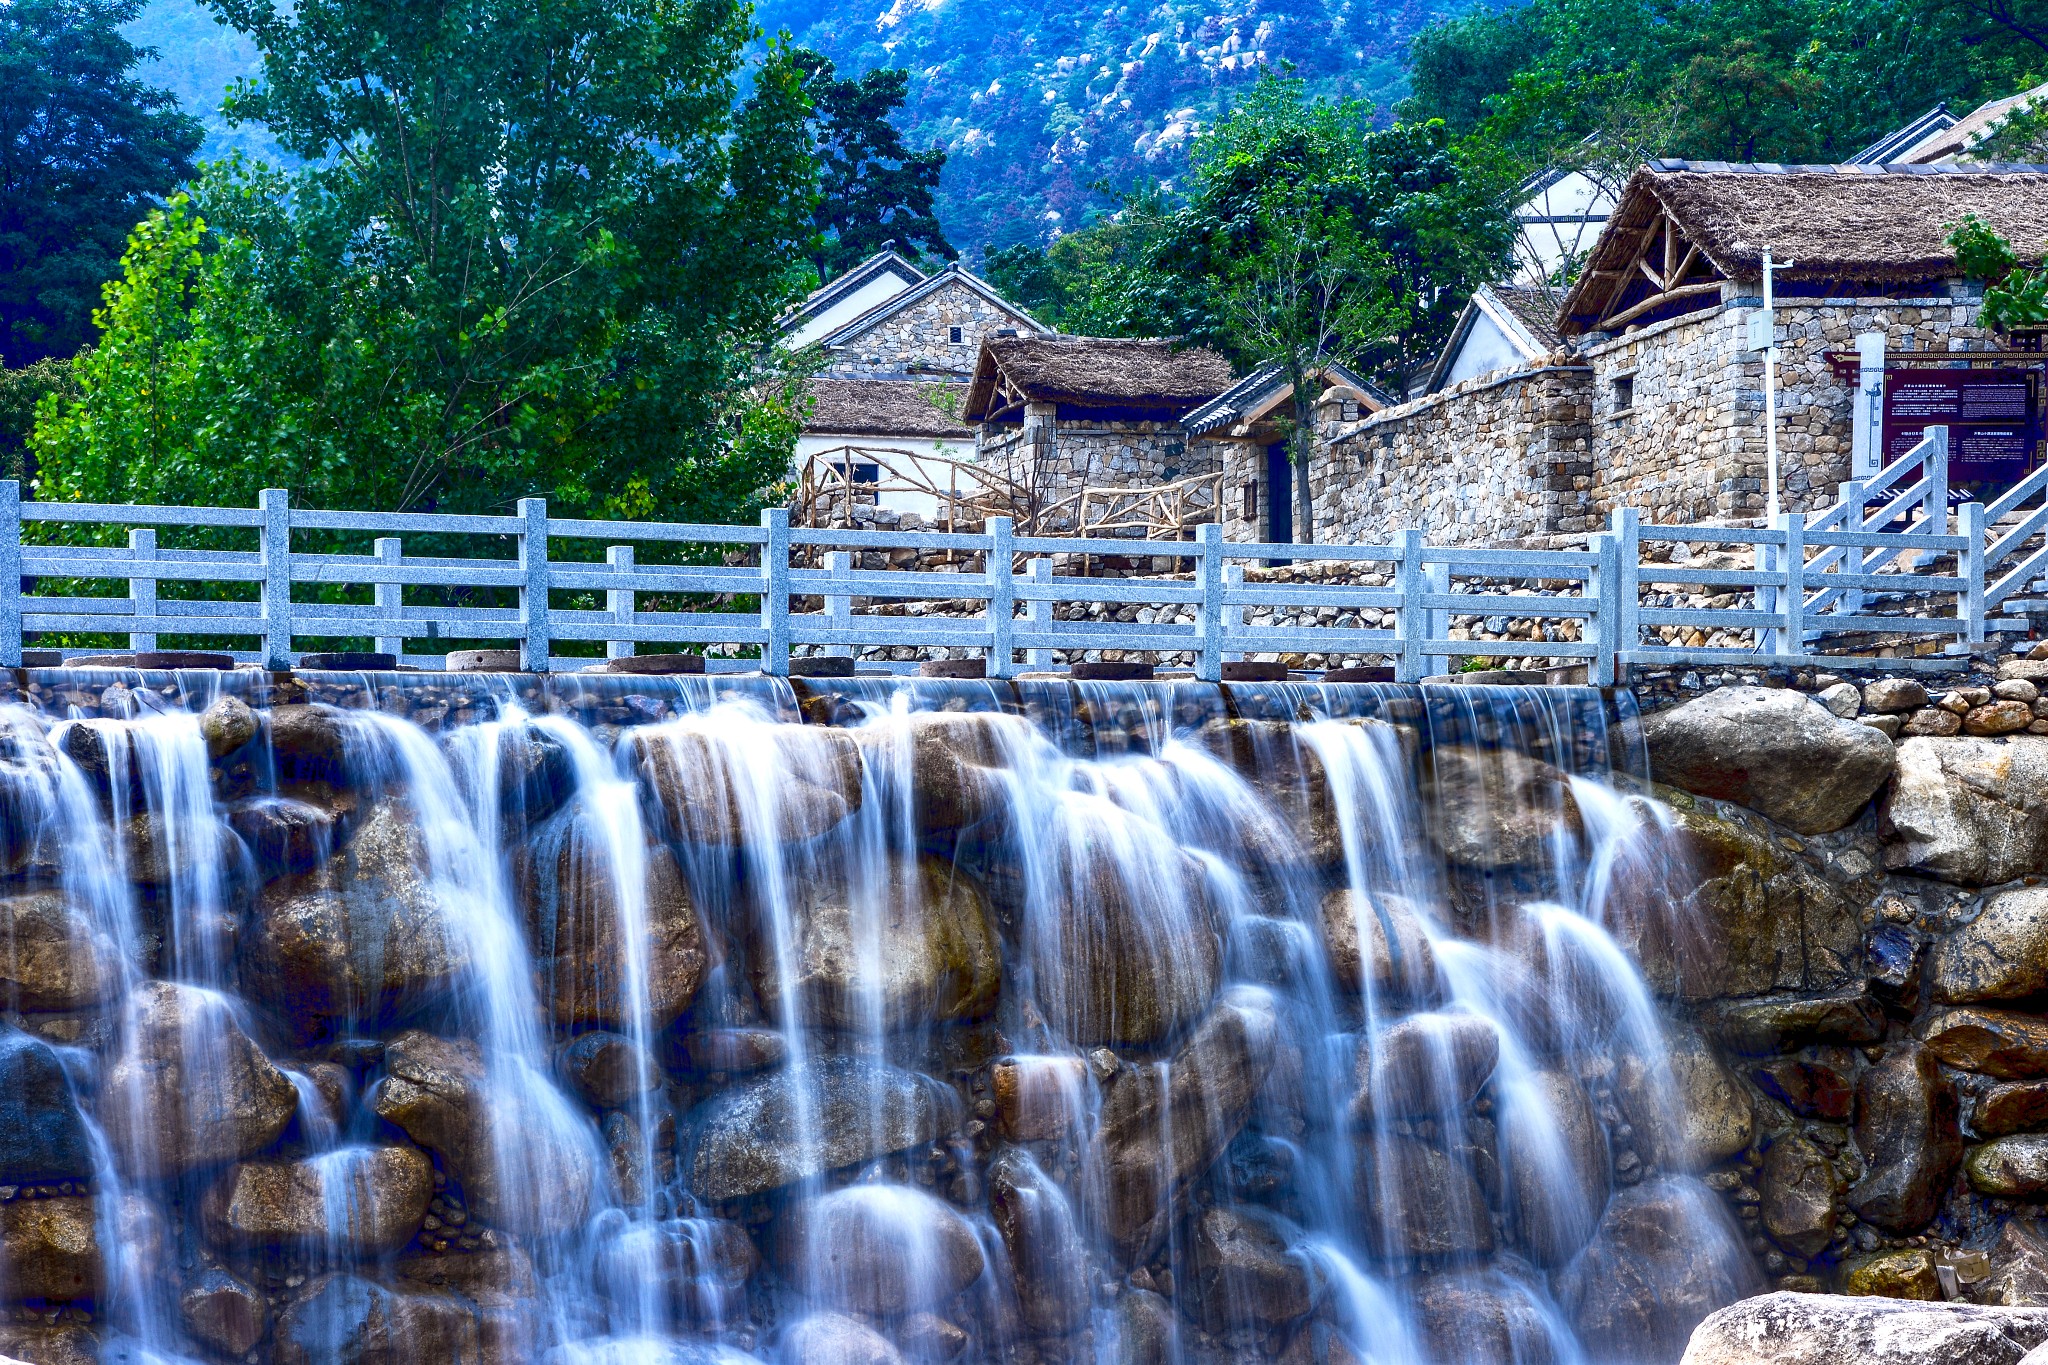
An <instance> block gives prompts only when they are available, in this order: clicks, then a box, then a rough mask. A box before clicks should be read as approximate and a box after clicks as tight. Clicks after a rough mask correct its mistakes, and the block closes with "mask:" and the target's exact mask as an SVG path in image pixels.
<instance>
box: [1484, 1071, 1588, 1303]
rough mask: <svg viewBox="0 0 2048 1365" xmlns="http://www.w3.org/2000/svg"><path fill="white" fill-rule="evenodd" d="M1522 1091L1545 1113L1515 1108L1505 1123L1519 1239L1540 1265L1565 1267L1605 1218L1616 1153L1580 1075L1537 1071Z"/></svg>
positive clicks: (1506, 1154)
mask: <svg viewBox="0 0 2048 1365" xmlns="http://www.w3.org/2000/svg"><path fill="white" fill-rule="evenodd" d="M1522 1094H1523V1095H1525V1096H1526V1098H1525V1099H1523V1101H1522V1103H1523V1104H1524V1105H1525V1106H1527V1109H1533V1110H1538V1111H1540V1112H1527V1110H1524V1111H1523V1112H1520V1113H1511V1114H1508V1115H1506V1116H1504V1117H1503V1120H1502V1125H1501V1128H1502V1131H1501V1147H1502V1157H1503V1161H1504V1164H1505V1166H1506V1171H1507V1190H1508V1196H1509V1199H1508V1206H1509V1210H1510V1214H1511V1217H1512V1221H1513V1227H1514V1229H1515V1239H1516V1241H1517V1242H1518V1243H1519V1245H1520V1246H1521V1247H1522V1248H1523V1249H1524V1250H1525V1251H1526V1252H1527V1253H1528V1255H1529V1257H1530V1259H1531V1260H1533V1261H1535V1262H1536V1263H1537V1264H1538V1265H1541V1266H1556V1265H1562V1264H1563V1263H1564V1262H1566V1261H1568V1260H1570V1259H1571V1257H1572V1256H1573V1255H1574V1254H1576V1253H1577V1252H1578V1250H1579V1248H1580V1247H1582V1246H1584V1245H1585V1244H1586V1239H1587V1238H1589V1237H1591V1236H1592V1235H1593V1229H1594V1227H1595V1226H1596V1225H1597V1224H1598V1223H1599V1221H1600V1211H1601V1210H1602V1209H1603V1208H1605V1207H1606V1205H1607V1183H1608V1179H1607V1178H1608V1172H1609V1170H1610V1169H1612V1164H1611V1163H1612V1160H1613V1156H1612V1153H1611V1152H1610V1151H1609V1150H1608V1146H1607V1133H1606V1131H1605V1130H1604V1129H1603V1128H1602V1127H1601V1126H1600V1119H1599V1116H1598V1115H1597V1114H1595V1112H1594V1110H1593V1101H1592V1099H1591V1097H1589V1096H1588V1095H1587V1094H1586V1090H1585V1087H1584V1086H1582V1085H1580V1084H1579V1082H1578V1081H1577V1080H1576V1079H1575V1078H1573V1077H1571V1076H1568V1075H1566V1074H1565V1073H1564V1072H1562V1071H1556V1070H1546V1071H1539V1072H1537V1073H1536V1074H1535V1075H1533V1076H1531V1077H1530V1078H1529V1080H1528V1083H1527V1088H1526V1090H1524V1091H1523V1092H1522ZM1496 1112H1497V1113H1498V1112H1501V1111H1500V1110H1498V1109H1496Z"/></svg>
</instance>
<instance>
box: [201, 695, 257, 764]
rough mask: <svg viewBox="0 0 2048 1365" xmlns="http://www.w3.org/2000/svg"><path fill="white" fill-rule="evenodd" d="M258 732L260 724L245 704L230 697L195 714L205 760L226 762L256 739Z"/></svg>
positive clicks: (220, 699) (215, 702) (225, 697)
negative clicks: (204, 745) (203, 746)
mask: <svg viewBox="0 0 2048 1365" xmlns="http://www.w3.org/2000/svg"><path fill="white" fill-rule="evenodd" d="M261 728H262V723H261V722H260V721H259V720H257V718H256V713H255V712H254V711H252V710H250V709H249V703H247V702H245V701H243V700H242V699H241V698H240V697H237V696H233V695H225V696H220V697H216V698H215V699H214V702H213V704H212V705H211V706H209V707H207V708H206V709H205V710H204V711H202V712H200V713H199V735H200V738H202V739H204V740H205V741H206V755H207V757H209V758H216V759H218V758H226V757H227V756H228V755H229V754H231V753H233V752H234V751H235V750H237V749H239V748H241V747H242V746H243V745H244V744H247V743H248V742H249V741H250V740H252V739H254V738H256V732H257V731H258V730H260V729H261Z"/></svg>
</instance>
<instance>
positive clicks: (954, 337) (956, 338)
mask: <svg viewBox="0 0 2048 1365" xmlns="http://www.w3.org/2000/svg"><path fill="white" fill-rule="evenodd" d="M946 333H947V336H946V339H947V340H948V341H950V342H952V343H953V344H954V345H955V346H958V345H959V344H960V342H961V340H962V339H963V338H962V334H961V331H960V329H959V328H958V327H948V328H947V329H946Z"/></svg>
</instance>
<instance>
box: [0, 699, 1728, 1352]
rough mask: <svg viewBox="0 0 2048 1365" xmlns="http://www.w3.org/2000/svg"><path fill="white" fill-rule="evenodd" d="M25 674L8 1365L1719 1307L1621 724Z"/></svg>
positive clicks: (3, 719)
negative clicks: (27, 1253) (16, 1209)
mask: <svg viewBox="0 0 2048 1365" xmlns="http://www.w3.org/2000/svg"><path fill="white" fill-rule="evenodd" d="M38 676H39V677H41V678H43V679H44V680H45V683H46V684H47V685H45V686H43V687H41V688H39V689H38V690H37V692H36V693H35V696H36V698H37V704H34V705H14V706H8V707H6V708H4V709H0V816H4V819H0V913H4V914H5V916H6V932H7V934H8V946H9V949H10V956H9V959H8V961H9V962H10V963H11V964H12V967H11V970H10V972H9V973H8V975H7V980H6V983H4V984H6V985H7V987H8V991H9V994H8V996H7V998H6V1000H5V1001H4V1005H5V1008H6V1011H7V1023H6V1033H5V1035H4V1036H0V1067H10V1068H12V1069H13V1070H12V1072H11V1073H10V1074H13V1075H14V1076H15V1077H16V1080H17V1085H18V1087H19V1088H20V1089H21V1090H22V1094H23V1099H22V1100H21V1101H20V1103H21V1104H22V1105H23V1106H26V1108H25V1109H24V1113H25V1114H26V1115H27V1116H28V1118H29V1119H31V1120H32V1123H31V1124H30V1125H29V1126H28V1127H27V1128H25V1129H24V1130H23V1131H24V1132H25V1133H27V1134H29V1136H27V1137H24V1138H22V1139H21V1140H18V1141H15V1142H13V1145H12V1147H11V1148H9V1149H8V1150H10V1151H17V1149H18V1151H17V1158H18V1159H17V1164H18V1165H20V1166H21V1169H18V1170H17V1169H0V1185H5V1188H6V1190H7V1191H8V1192H9V1193H7V1194H5V1195H0V1253H4V1257H5V1259H0V1299H4V1301H5V1302H6V1303H7V1304H10V1305H15V1306H17V1309H18V1310H19V1311H15V1312H14V1313H13V1317H12V1318H11V1319H9V1320H8V1321H6V1322H0V1354H13V1355H18V1356H21V1357H22V1358H24V1359H28V1360H31V1361H43V1360H51V1361H55V1360H58V1359H65V1360H69V1359H72V1358H77V1357H76V1356H75V1354H74V1355H65V1354H64V1352H66V1351H72V1352H74V1353H76V1352H77V1351H81V1350H86V1349H97V1350H99V1351H100V1352H101V1354H102V1358H107V1359H112V1358H116V1357H117V1356H118V1357H121V1358H129V1359H136V1360H158V1361H166V1362H168V1361H176V1360H185V1359H190V1360H214V1359H222V1358H229V1357H232V1358H236V1359H244V1358H246V1359H250V1360H253V1361H261V1362H277V1365H296V1362H318V1361H330V1360H359V1361H378V1362H382V1361H386V1360H390V1361H398V1360H415V1359H431V1360H449V1361H464V1362H469V1361H476V1362H497V1361H524V1360H533V1361H547V1362H559V1363H560V1365H642V1363H645V1365H655V1363H656V1362H738V1361H760V1362H787V1365H813V1363H814V1362H817V1363H823V1362H842V1361H844V1362H873V1363H874V1365H892V1363H893V1362H906V1363H907V1362H941V1361H954V1360H958V1361H990V1362H996V1361H1001V1362H1019V1363H1020V1365H1022V1363H1023V1362H1033V1361H1042V1362H1077V1363H1079V1362H1087V1363H1088V1365H1197V1363H1198V1362H1200V1363H1201V1365H1208V1363H1209V1362H1220V1361H1226V1360H1227V1361H1253V1360H1281V1361H1288V1362H1303V1363H1304V1365H1305V1363H1306V1362H1311V1361H1315V1362H1323V1361H1355V1362H1368V1363H1369V1365H1506V1363H1508V1362H1513V1365H1597V1363H1598V1362H1603V1361H1615V1362H1620V1361H1627V1362H1629V1365H1648V1363H1649V1362H1654V1361H1658V1360H1662V1359H1664V1358H1665V1355H1664V1353H1667V1352H1668V1336H1669V1333H1670V1332H1671V1331H1678V1332H1680V1333H1681V1334H1682V1331H1683V1330H1686V1329H1689V1327H1690V1325H1691V1322H1692V1321H1694V1320H1697V1318H1698V1316H1700V1315H1701V1314H1702V1313H1704V1312H1705V1311H1706V1310H1707V1309H1709V1308H1711V1307H1713V1306H1716V1305H1717V1304H1718V1303H1719V1302H1722V1301H1725V1300H1728V1299H1732V1298H1734V1297H1737V1296H1739V1295H1740V1294H1741V1293H1743V1292H1745V1291H1747V1290H1748V1289H1750V1288H1751V1287H1752V1283H1753V1276H1754V1271H1753V1269H1752V1268H1751V1265H1750V1262H1749V1251H1748V1249H1747V1248H1746V1247H1745V1246H1744V1245H1743V1243H1742V1239H1741V1238H1740V1237H1739V1236H1738V1235H1737V1234H1736V1232H1735V1230H1734V1228H1733V1226H1732V1224H1731V1223H1730V1220H1728V1219H1727V1218H1726V1216H1725V1215H1724V1214H1723V1213H1722V1212H1721V1204H1720V1201H1719V1200H1718V1199H1716V1198H1714V1197H1713V1196H1712V1195H1710V1194H1709V1193H1708V1192H1707V1191H1706V1189H1705V1187H1704V1186H1702V1185H1700V1184H1699V1182H1698V1180H1697V1179H1696V1176H1695V1173H1694V1171H1693V1170H1692V1169H1691V1167H1690V1165H1689V1161H1688V1157H1687V1154H1686V1150H1685V1143H1684V1140H1683V1138H1682V1137H1681V1136H1680V1130H1681V1127H1682V1123H1681V1120H1682V1115H1681V1114H1680V1113H1679V1112H1678V1107H1679V1099H1678V1094H1679V1089H1678V1085H1677V1082H1676V1080H1675V1079H1674V1074H1673V1067H1672V1063H1671V1061H1670V1058H1669V1049H1670V1046H1671V1043H1670V1041H1669V1040H1670V1037H1671V1036H1672V1030H1673V1022H1672V1016H1671V1013H1670V1009H1669V1002H1668V1001H1667V1000H1666V999H1664V998H1663V997H1661V996H1660V994H1659V993H1658V990H1657V989H1654V988H1653V987H1652V985H1651V984H1649V980H1648V979H1647V978H1646V974H1645V970H1644V967H1643V965H1642V962H1641V960H1640V954H1641V952H1642V945H1643V944H1644V943H1646V942H1654V943H1669V942H1671V941H1672V940H1673V939H1674V938H1676V937H1682V936H1683V935H1684V933H1685V925H1684V924H1683V923H1682V922H1680V919H1679V911H1678V910H1677V908H1676V906H1677V905H1678V903H1679V900H1680V898H1679V897H1675V896H1670V895H1668V894H1663V888H1664V887H1665V886H1667V885H1668V884H1669V882H1670V881H1671V880H1672V879H1674V878H1677V877H1680V876H1683V875H1685V873H1684V872H1683V869H1682V868H1681V867H1680V866H1679V864H1678V862H1677V861H1676V854H1675V852H1674V848H1675V835H1674V831H1673V828H1672V823H1671V820H1670V817H1669V814H1668V812H1666V811H1665V810H1664V808H1663V807H1661V806H1660V805H1659V804H1658V803H1657V802H1656V801H1655V800H1654V799H1653V798H1652V797H1651V796H1650V795H1649V788H1648V784H1647V782H1646V780H1645V778H1644V773H1643V764H1642V760H1641V756H1640V745H1639V742H1638V740H1637V739H1636V737H1635V733H1634V728H1633V725H1632V723H1631V722H1632V717H1631V714H1630V713H1629V711H1628V709H1627V705H1626V701H1625V699H1623V700H1621V701H1616V700H1615V699H1613V698H1610V697H1606V696H1603V695H1602V694H1600V693H1598V692H1595V691H1592V690H1590V689H1571V688H1482V687H1467V688H1441V689H1439V688H1429V689H1418V688H1413V687H1393V686H1371V687H1366V686H1327V687H1325V686H1306V685H1286V684H1282V685H1273V686H1259V687H1233V688H1217V687H1211V686H1204V685H1193V684H1156V685H1155V684H1130V685H1115V684H1092V683H1091V684H1079V685H1069V684H1065V683H1057V682H1049V681H1047V682H1018V683H1014V684H1008V683H1004V684H997V683H973V684H966V683H963V684H957V685H944V684H918V683H896V682H890V681H881V680H867V679H860V680H851V681H847V682H834V683H830V684H827V683H824V682H822V681H821V682H819V683H816V684H805V685H801V686H799V687H796V688H794V689H793V688H792V686H791V685H790V684H786V683H781V682H775V681H772V680H707V679H661V678H633V679H609V678H606V679H597V678H563V679H551V680H543V679H537V678H533V677H516V678H485V677H478V676H463V675H436V674H392V675H365V674H331V675H323V674H317V673H308V674H302V675H300V677H299V678H298V679H297V680H296V682H295V684H294V688H292V689H285V690H284V691H283V692H282V693H280V692H279V691H278V690H277V689H275V688H274V686H273V685H272V684H270V683H266V682H265V681H264V678H265V675H260V674H253V673H248V672H237V673H232V674H223V675H196V674H195V675H179V676H176V677H173V676H171V675H162V674H148V675H144V674H136V673H132V672H131V673H125V674H114V673H98V674H90V675H87V674H65V673H61V672H55V671H52V672H49V673H45V674H39V675H38ZM302 698H304V699H302ZM36 1077H42V1078H44V1079H43V1080H42V1081H39V1082H38V1081H35V1080H34V1078H36ZM24 1078H27V1079H24ZM44 1134H48V1135H50V1137H49V1140H47V1141H44V1140H42V1135H44ZM67 1135H72V1136H67ZM32 1138H33V1139H34V1140H31V1139H32ZM74 1138H75V1140H74ZM60 1139H62V1140H60ZM45 1149H47V1150H45ZM15 1191H20V1193H19V1194H16V1193H13V1192H15ZM17 1198H18V1199H21V1200H34V1201H39V1202H38V1203H37V1207H38V1209H39V1210H41V1211H42V1212H43V1213H45V1214H47V1217H46V1218H45V1219H44V1222H46V1223H49V1222H52V1221H53V1220H57V1219H59V1218H60V1216H62V1217H70V1218H72V1219H73V1220H74V1221H75V1222H76V1223H77V1226H76V1227H74V1228H72V1229H71V1231H70V1232H69V1233H68V1235H69V1236H70V1237H71V1239H72V1244H75V1245H74V1250H73V1251H72V1252H71V1253H70V1254H69V1256H68V1259H66V1257H63V1256H58V1255H57V1253H55V1252H51V1251H48V1250H47V1249H43V1250H37V1251H36V1257H34V1258H29V1259H26V1260H25V1259H22V1258H20V1257H18V1256H17V1255H16V1254H15V1250H14V1247H13V1246H12V1245H10V1242H11V1241H19V1239H23V1238H31V1239H32V1238H34V1237H38V1236H40V1237H43V1238H44V1239H45V1241H61V1240H62V1239H61V1238H59V1237H58V1236H57V1233H56V1232H52V1231H49V1230H47V1229H43V1230H40V1231H39V1230H37V1229H38V1228H41V1225H40V1224H39V1225H37V1228H30V1229H28V1230H26V1231H24V1230H23V1229H24V1228H26V1227H27V1225H26V1224H22V1225H21V1226H17V1224H18V1223H21V1220H19V1219H17V1220H16V1222H15V1223H9V1222H7V1221H6V1218H5V1216H4V1215H5V1210H6V1209H7V1208H8V1207H9V1205H8V1204H7V1203H5V1202H4V1200H6V1199H17ZM1630 1217H1636V1218H1651V1219H1662V1220H1665V1221H1672V1222H1674V1226H1673V1227H1672V1228H1671V1229H1670V1236H1671V1237H1672V1239H1674V1240H1673V1244H1672V1246H1671V1247H1670V1249H1669V1250H1668V1253H1666V1254H1667V1257H1668V1260H1669V1262H1670V1264H1671V1265H1674V1266H1676V1265H1679V1264H1683V1265H1685V1266H1687V1267H1688V1270H1687V1272H1686V1274H1687V1277H1688V1278H1687V1281H1686V1285H1685V1289H1684V1292H1683V1293H1680V1292H1677V1291H1675V1290H1674V1291H1673V1292H1672V1293H1671V1294H1670V1295H1668V1296H1666V1297H1664V1298H1660V1297H1659V1291H1658V1288H1657V1283H1656V1275H1657V1274H1658V1273H1660V1267H1661V1266H1662V1265H1663V1262H1658V1263H1657V1264H1655V1265H1637V1266H1634V1267H1633V1268H1632V1270H1631V1274H1632V1275H1634V1274H1637V1273H1638V1272H1639V1274H1640V1282H1638V1281H1636V1280H1631V1286H1630V1288H1629V1289H1628V1290H1627V1292H1628V1293H1630V1294H1631V1295H1633V1299H1634V1301H1633V1302H1632V1303H1631V1304H1630V1305H1629V1312H1632V1313H1636V1314H1637V1315H1638V1316H1639V1317H1641V1318H1642V1319H1643V1321H1644V1322H1646V1323H1649V1324H1650V1325H1649V1326H1646V1327H1644V1328H1643V1329H1642V1330H1641V1331H1640V1332H1637V1333H1636V1335H1635V1336H1633V1337H1632V1336H1631V1335H1630V1331H1632V1330H1634V1329H1616V1328H1615V1327H1614V1325H1613V1320H1614V1319H1615V1318H1616V1315H1617V1313H1618V1311H1619V1310H1618V1309H1616V1307H1615V1305H1614V1303H1613V1300H1614V1298H1615V1295H1616V1293H1617V1292H1619V1291H1616V1290H1615V1289H1614V1288H1613V1287H1612V1286H1611V1284H1610V1281H1612V1280H1613V1279H1614V1275H1613V1272H1612V1267H1613V1266H1614V1265H1616V1264H1618V1263H1624V1262H1627V1261H1628V1260H1629V1258H1631V1257H1632V1256H1635V1255H1636V1253H1635V1252H1634V1250H1632V1244H1623V1243H1621V1242H1617V1241H1616V1238H1617V1237H1620V1236H1622V1235H1623V1232H1625V1224H1626V1220H1627V1219H1628V1218H1630ZM1617 1229H1622V1231H1617ZM20 1245H23V1246H28V1245H30V1242H27V1241H21V1242H20ZM34 1245H35V1246H37V1247H41V1246H42V1244H41V1243H36V1244H34ZM79 1246H83V1247H84V1248H85V1249H83V1250H80V1249H78V1247H79ZM37 1258H40V1259H37ZM1638 1259H1640V1258H1638ZM46 1262H47V1263H46ZM53 1266H55V1267H58V1268H61V1269H63V1270H64V1271H65V1272H66V1273H71V1274H73V1278H72V1279H71V1280H64V1279H62V1277H61V1276H59V1275H58V1274H56V1273H55V1271H54V1270H53V1269H52V1267H53ZM1645 1285H1647V1286H1648V1288H1647V1289H1645V1288H1644V1286H1645ZM1702 1285H1704V1286H1705V1288H1704V1289H1702V1288H1701V1286H1702ZM1667 1299H1668V1302H1667ZM1632 1320H1633V1319H1632ZM1660 1334H1662V1335H1660ZM1681 1339H1682V1337H1681ZM1671 1358H1672V1359H1675V1355H1673V1356H1671Z"/></svg>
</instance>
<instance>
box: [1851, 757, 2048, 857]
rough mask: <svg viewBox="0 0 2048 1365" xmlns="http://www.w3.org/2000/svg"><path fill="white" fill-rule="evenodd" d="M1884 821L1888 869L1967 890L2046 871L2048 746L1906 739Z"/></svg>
mask: <svg viewBox="0 0 2048 1365" xmlns="http://www.w3.org/2000/svg"><path fill="white" fill-rule="evenodd" d="M1885 815H1886V817H1887V819H1888V820H1889V821H1890V823H1891V826H1892V829H1893V830H1894V832H1895V842H1893V843H1891V844H1888V845H1887V846H1886V848H1885V865H1886V866H1887V867H1891V868H1897V869H1902V870H1907V871H1913V872H1920V873H1925V874H1926V875H1928V876H1930V877H1938V878H1940V879H1942V880H1943V881H1949V882H1957V883H1960V884H1962V885H1965V886H1994V885H1997V884H1998V883H2001V882H2009V881H2012V880H2014V879H2015V878H2018V877H2022V876H2024V875H2026V874H2027V873H2029V872H2036V871H2039V870H2041V869H2042V868H2044V867H2048V740H2044V739H2041V738H2038V737H2036V736H2031V735H2026V736H2021V737H2018V738H2015V739H1935V738H1919V739H1908V740H1906V741H1904V742H1903V743H1901V744H1900V745H1899V770H1898V776H1897V777H1896V778H1895V779H1894V780H1893V782H1892V790H1891V795H1890V797H1889V798H1888V799H1887V801H1886V803H1885Z"/></svg>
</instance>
